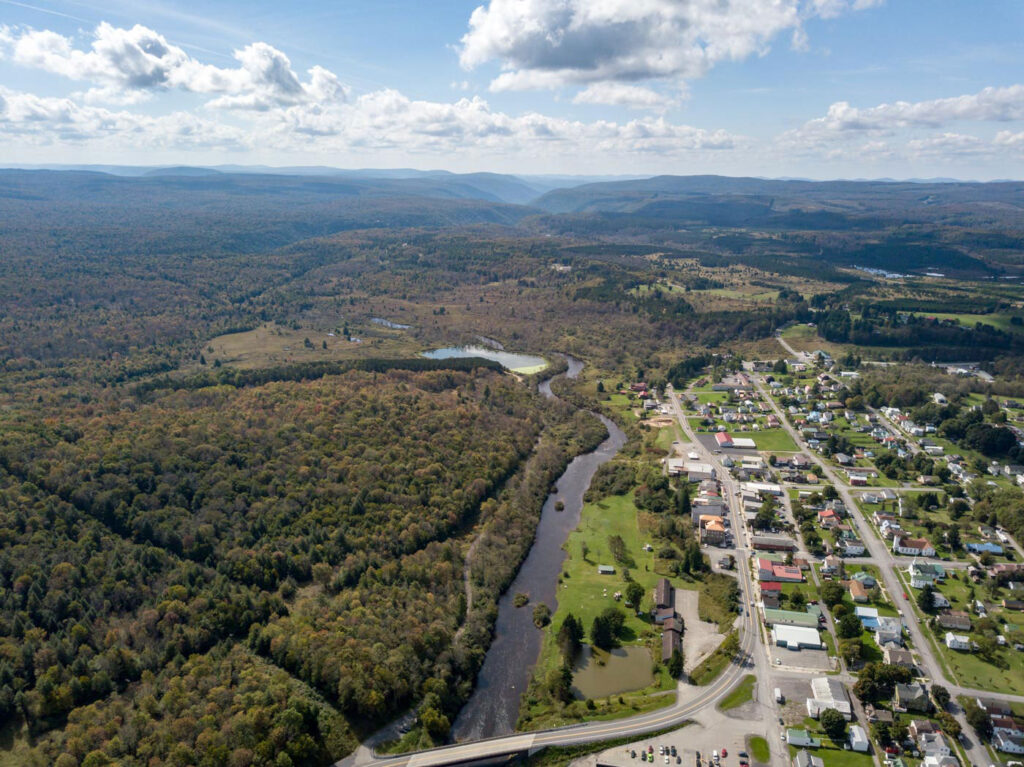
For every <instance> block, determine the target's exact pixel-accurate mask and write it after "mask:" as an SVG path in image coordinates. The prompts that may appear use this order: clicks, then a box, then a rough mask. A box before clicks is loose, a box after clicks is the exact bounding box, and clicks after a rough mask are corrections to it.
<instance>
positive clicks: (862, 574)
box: [850, 570, 878, 589]
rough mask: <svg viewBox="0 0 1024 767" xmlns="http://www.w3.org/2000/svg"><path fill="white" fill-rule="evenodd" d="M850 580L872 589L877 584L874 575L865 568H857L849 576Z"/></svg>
mask: <svg viewBox="0 0 1024 767" xmlns="http://www.w3.org/2000/svg"><path fill="white" fill-rule="evenodd" d="M850 580H854V581H857V582H858V583H860V584H861V585H862V586H863V587H864V588H866V589H873V588H874V587H875V586H877V585H878V581H877V580H876V579H875V576H873V575H872V574H871V573H869V572H867V571H865V570H858V571H857V572H855V573H854V574H853V575H851V576H850Z"/></svg>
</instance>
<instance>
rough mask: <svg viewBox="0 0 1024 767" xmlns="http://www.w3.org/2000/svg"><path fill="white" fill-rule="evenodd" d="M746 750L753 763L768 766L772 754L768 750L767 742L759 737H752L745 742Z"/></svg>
mask: <svg viewBox="0 0 1024 767" xmlns="http://www.w3.org/2000/svg"><path fill="white" fill-rule="evenodd" d="M747 749H748V750H749V751H750V755H751V756H752V757H753V758H754V760H755V761H758V762H761V763H762V764H768V763H769V762H770V761H771V758H772V752H771V750H770V749H769V748H768V741H767V740H765V739H764V738H762V737H761V736H760V735H752V736H751V737H750V739H749V740H748V741H747Z"/></svg>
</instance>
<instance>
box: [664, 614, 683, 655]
mask: <svg viewBox="0 0 1024 767" xmlns="http://www.w3.org/2000/svg"><path fill="white" fill-rule="evenodd" d="M682 647H683V645H682V636H681V634H680V633H679V628H678V627H677V626H676V625H675V620H673V621H672V623H671V624H670V625H667V626H666V627H665V629H664V630H663V631H662V632H661V662H662V663H668V662H669V661H670V660H672V656H673V655H674V654H675V653H676V652H682Z"/></svg>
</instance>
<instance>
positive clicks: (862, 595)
mask: <svg viewBox="0 0 1024 767" xmlns="http://www.w3.org/2000/svg"><path fill="white" fill-rule="evenodd" d="M842 585H843V587H844V588H845V589H846V590H847V591H848V592H849V594H850V599H852V600H853V601H854V602H857V603H860V604H863V603H864V602H867V601H868V590H867V589H866V588H864V586H863V584H861V582H860V581H842Z"/></svg>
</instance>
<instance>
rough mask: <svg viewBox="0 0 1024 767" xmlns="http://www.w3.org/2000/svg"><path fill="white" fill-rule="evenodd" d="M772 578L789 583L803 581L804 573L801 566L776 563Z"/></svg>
mask: <svg viewBox="0 0 1024 767" xmlns="http://www.w3.org/2000/svg"><path fill="white" fill-rule="evenodd" d="M772 578H773V579H774V580H777V581H786V582H788V583H803V580H804V574H803V573H802V572H800V568H799V567H793V566H792V565H775V566H774V567H773V568H772Z"/></svg>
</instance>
